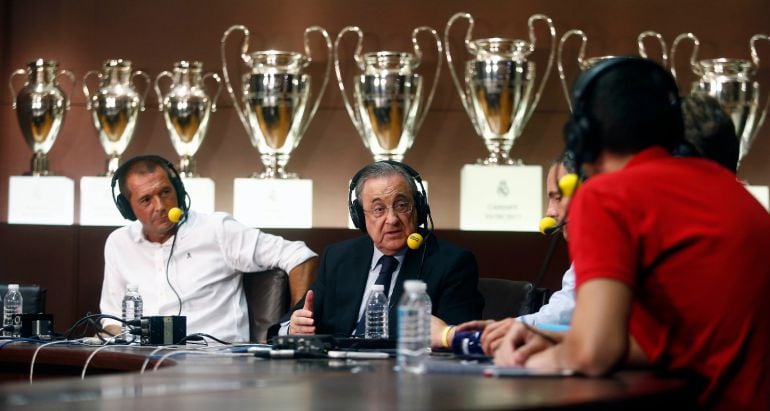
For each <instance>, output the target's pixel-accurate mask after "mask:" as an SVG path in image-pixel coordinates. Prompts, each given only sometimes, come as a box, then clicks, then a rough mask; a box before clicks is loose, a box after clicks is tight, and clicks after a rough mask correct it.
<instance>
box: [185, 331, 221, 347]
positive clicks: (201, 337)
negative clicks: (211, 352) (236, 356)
mask: <svg viewBox="0 0 770 411" xmlns="http://www.w3.org/2000/svg"><path fill="white" fill-rule="evenodd" d="M204 338H209V339H212V340H214V341H216V342H218V343H220V344H222V345H232V343H231V342H227V341H222V340H220V339H219V338H216V337H213V336H211V335H209V334H205V333H195V334H190V335H187V336H185V337H184V338H182V339H181V340H179V341H178V342H177V343H176V345H182V344H184V343H185V342H187V341H200V340H204ZM204 341H205V340H204Z"/></svg>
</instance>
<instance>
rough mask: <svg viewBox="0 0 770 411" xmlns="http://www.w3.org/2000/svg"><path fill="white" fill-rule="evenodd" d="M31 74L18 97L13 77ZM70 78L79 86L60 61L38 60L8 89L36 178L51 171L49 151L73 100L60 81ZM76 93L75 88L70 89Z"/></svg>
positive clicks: (21, 73)
mask: <svg viewBox="0 0 770 411" xmlns="http://www.w3.org/2000/svg"><path fill="white" fill-rule="evenodd" d="M24 74H26V75H27V81H26V82H25V83H24V86H23V87H22V88H21V90H19V92H18V94H17V93H16V89H15V88H14V86H13V78H14V77H16V76H20V75H24ZM61 75H66V76H67V77H69V79H70V81H71V82H72V88H74V87H75V75H74V74H72V72H71V71H69V70H59V63H58V62H57V61H56V60H43V59H37V60H33V61H31V62H29V63H28V64H27V69H26V70H25V69H18V70H16V71H14V72H13V73H12V74H11V78H10V80H9V81H8V86H9V87H10V88H11V95H12V96H13V103H12V107H13V109H14V110H16V118H17V119H18V121H19V128H21V134H22V135H23V136H24V140H25V141H26V142H27V145H28V146H29V148H31V149H32V152H33V153H34V155H33V156H32V171H31V173H30V174H31V175H33V176H46V175H50V174H51V172H50V171H49V170H48V152H49V151H50V150H51V147H53V143H54V142H56V137H58V136H59V130H60V129H61V125H62V122H63V121H64V115H65V113H66V112H67V110H69V108H70V101H69V99H67V96H66V95H65V94H64V92H63V91H62V89H61V88H60V87H59V81H58V78H59V76H61ZM70 94H72V89H70Z"/></svg>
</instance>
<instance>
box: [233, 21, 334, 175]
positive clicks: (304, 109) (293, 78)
mask: <svg viewBox="0 0 770 411" xmlns="http://www.w3.org/2000/svg"><path fill="white" fill-rule="evenodd" d="M236 31H240V32H243V34H244V38H243V43H242V46H241V60H242V62H243V64H244V65H245V66H246V67H247V68H248V72H246V73H244V74H243V75H242V76H241V77H240V79H241V87H240V94H236V92H235V90H236V89H237V87H234V85H233V84H232V82H231V81H230V73H229V71H228V66H227V54H226V45H227V38H228V37H229V36H230V34H231V33H233V32H236ZM314 32H316V33H319V34H320V35H321V36H322V37H323V38H324V40H325V42H326V47H327V56H328V60H327V64H326V73H325V76H324V80H323V83H322V84H321V87H320V88H319V89H318V92H317V95H316V97H315V102H314V103H313V104H312V105H311V108H310V109H308V104H309V102H310V97H311V76H310V74H308V73H306V72H305V71H306V69H307V68H308V66H309V65H310V63H311V62H312V58H311V51H310V45H309V35H310V34H311V33H314ZM249 35H250V33H249V30H248V29H247V28H246V27H244V26H240V25H237V26H232V27H230V28H229V29H227V31H225V33H224V35H223V36H222V41H221V52H222V73H223V74H224V77H225V85H226V86H227V91H228V92H229V93H230V96H231V97H232V100H233V104H234V105H235V108H236V112H237V113H238V117H239V118H240V120H241V123H243V126H244V128H245V129H246V132H247V133H248V135H249V138H250V139H251V144H252V145H253V146H254V147H255V148H256V149H257V150H258V151H259V153H260V158H261V160H262V164H263V165H264V167H265V171H263V172H262V173H254V174H253V175H252V177H258V178H271V179H272V178H277V179H287V178H297V175H296V174H295V173H291V172H288V171H286V164H287V163H288V162H289V159H290V157H291V153H292V151H294V149H295V148H297V146H298V145H299V143H300V141H301V139H302V136H303V135H304V133H305V131H306V130H307V127H308V125H309V123H310V120H311V119H312V118H313V116H314V115H315V112H316V110H317V109H318V105H319V103H320V101H321V97H322V96H323V93H324V91H325V89H326V85H327V83H328V80H329V71H330V69H331V39H330V38H329V35H328V34H327V33H326V30H324V29H323V28H321V27H318V26H312V27H308V28H307V29H305V35H304V39H305V54H303V53H297V52H291V51H288V52H287V51H278V50H266V51H255V52H251V53H249V52H248V46H249Z"/></svg>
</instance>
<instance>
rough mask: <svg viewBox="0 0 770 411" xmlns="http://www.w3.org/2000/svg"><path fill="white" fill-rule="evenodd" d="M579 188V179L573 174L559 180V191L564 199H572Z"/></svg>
mask: <svg viewBox="0 0 770 411" xmlns="http://www.w3.org/2000/svg"><path fill="white" fill-rule="evenodd" d="M579 186H580V178H579V177H578V175H577V174H575V173H569V174H566V175H565V176H564V177H562V178H560V179H559V190H561V195H563V196H564V197H572V195H573V194H575V190H577V188H578V187H579Z"/></svg>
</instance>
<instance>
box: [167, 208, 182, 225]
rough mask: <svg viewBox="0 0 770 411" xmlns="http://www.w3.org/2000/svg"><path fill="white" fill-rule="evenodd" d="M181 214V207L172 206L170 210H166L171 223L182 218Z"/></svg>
mask: <svg viewBox="0 0 770 411" xmlns="http://www.w3.org/2000/svg"><path fill="white" fill-rule="evenodd" d="M183 214H184V212H183V211H182V209H181V208H179V207H174V208H172V209H171V210H168V219H169V221H171V222H172V223H178V222H179V220H181V219H182V215H183Z"/></svg>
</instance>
